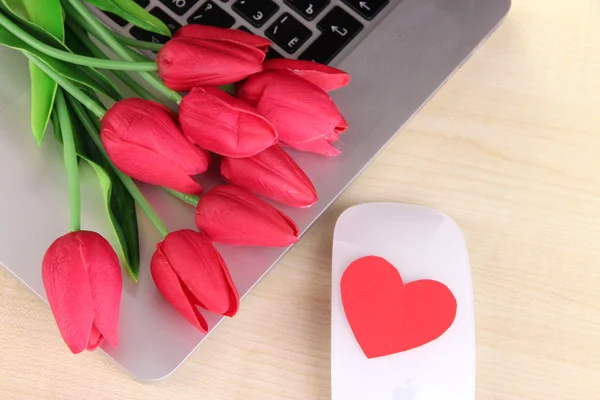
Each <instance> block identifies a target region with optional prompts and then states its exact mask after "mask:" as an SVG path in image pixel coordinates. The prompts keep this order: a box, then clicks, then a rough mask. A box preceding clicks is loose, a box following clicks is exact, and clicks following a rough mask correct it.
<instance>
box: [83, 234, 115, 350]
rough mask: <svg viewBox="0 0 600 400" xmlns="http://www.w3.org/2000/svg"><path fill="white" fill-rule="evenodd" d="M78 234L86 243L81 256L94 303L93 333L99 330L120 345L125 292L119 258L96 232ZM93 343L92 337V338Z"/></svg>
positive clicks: (113, 342)
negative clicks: (123, 291)
mask: <svg viewBox="0 0 600 400" xmlns="http://www.w3.org/2000/svg"><path fill="white" fill-rule="evenodd" d="M77 237H78V239H79V240H81V241H82V243H84V246H83V249H82V256H83V258H84V260H85V265H86V267H87V273H88V280H89V285H90V291H91V295H92V302H93V304H94V323H93V327H92V336H94V331H95V330H97V331H98V332H99V334H101V336H103V337H104V338H106V340H107V341H108V342H109V343H110V344H111V346H113V347H117V345H118V343H119V331H118V327H119V308H120V305H121V292H122V276H121V266H120V262H119V257H118V256H117V254H116V253H115V251H114V250H113V248H112V246H111V245H110V243H109V242H108V241H107V240H106V239H105V238H104V237H102V236H101V235H99V234H98V233H96V232H90V231H80V232H78V233H77ZM96 341H98V339H97V340H96ZM91 342H92V337H90V343H91ZM99 343H100V342H99ZM99 343H97V344H96V346H97V345H98V344H99ZM88 347H89V346H88Z"/></svg>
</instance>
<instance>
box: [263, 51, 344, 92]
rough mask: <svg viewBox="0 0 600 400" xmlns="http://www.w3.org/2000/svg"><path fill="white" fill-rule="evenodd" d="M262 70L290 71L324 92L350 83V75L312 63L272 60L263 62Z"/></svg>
mask: <svg viewBox="0 0 600 400" xmlns="http://www.w3.org/2000/svg"><path fill="white" fill-rule="evenodd" d="M263 68H264V69H265V70H268V69H275V70H277V69H282V70H289V71H292V72H293V73H295V74H296V75H298V76H301V77H302V78H304V79H306V80H307V81H309V82H311V83H314V84H315V85H317V86H318V87H320V88H321V89H323V90H324V91H326V92H330V91H332V90H335V89H339V88H341V87H344V86H346V85H347V84H348V83H350V75H348V74H347V73H346V72H344V71H342V70H339V69H337V68H333V67H330V66H327V65H323V64H319V63H316V62H313V61H305V60H291V59H289V58H273V59H271V60H267V61H265V62H264V64H263Z"/></svg>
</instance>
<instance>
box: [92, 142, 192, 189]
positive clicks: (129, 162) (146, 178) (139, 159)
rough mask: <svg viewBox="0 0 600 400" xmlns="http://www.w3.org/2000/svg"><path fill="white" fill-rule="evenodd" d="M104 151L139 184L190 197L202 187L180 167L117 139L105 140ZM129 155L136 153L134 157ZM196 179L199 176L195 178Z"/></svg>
mask: <svg viewBox="0 0 600 400" xmlns="http://www.w3.org/2000/svg"><path fill="white" fill-rule="evenodd" d="M102 143H103V144H104V148H105V149H106V151H107V152H108V153H109V154H110V159H111V160H112V162H113V163H114V164H115V165H117V167H118V168H119V170H121V172H123V173H125V174H127V175H129V176H131V177H132V178H134V179H137V180H139V181H142V182H145V183H149V184H152V185H156V186H167V187H169V188H170V189H173V190H177V191H179V192H183V193H188V194H198V193H200V192H201V191H202V186H200V184H199V183H198V182H196V181H194V180H193V179H192V178H191V177H190V176H189V174H187V173H186V171H184V170H183V169H182V168H180V166H179V165H178V164H174V163H173V162H171V160H169V159H167V158H165V157H163V156H162V155H161V154H159V153H156V152H155V151H153V150H148V149H146V148H144V147H142V146H135V147H134V146H132V145H131V144H130V143H124V142H122V141H120V140H119V139H116V138H114V139H113V138H110V137H104V138H103V140H102ZM130 152H135V157H132V156H131V153H130ZM194 175H196V174H194Z"/></svg>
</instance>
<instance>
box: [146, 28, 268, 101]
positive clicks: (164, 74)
mask: <svg viewBox="0 0 600 400" xmlns="http://www.w3.org/2000/svg"><path fill="white" fill-rule="evenodd" d="M264 58H265V53H264V52H263V51H261V50H259V49H257V48H256V47H252V46H247V45H244V44H240V43H234V42H224V41H214V40H204V39H194V38H190V37H185V36H184V37H180V38H175V39H171V40H169V41H168V42H167V43H166V44H165V45H164V46H163V47H162V48H161V50H160V52H159V53H158V58H157V63H158V73H159V75H160V77H161V78H162V80H163V82H164V83H165V84H166V85H167V86H168V87H170V88H171V89H173V90H179V91H190V90H192V89H193V88H194V87H199V86H220V85H225V84H229V83H234V82H237V81H240V80H242V79H244V78H246V77H248V76H249V75H252V74H255V73H257V72H260V71H262V62H263V60H264Z"/></svg>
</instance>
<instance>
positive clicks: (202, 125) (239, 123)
mask: <svg viewBox="0 0 600 400" xmlns="http://www.w3.org/2000/svg"><path fill="white" fill-rule="evenodd" d="M179 122H180V124H181V128H182V129H183V133H184V134H185V135H186V136H187V137H188V138H189V139H190V140H191V141H193V142H194V143H196V144H197V145H198V146H200V147H202V148H203V149H206V150H209V151H212V152H214V153H217V154H221V155H224V156H227V157H250V156H253V155H255V154H257V153H260V152H261V151H263V150H264V149H266V148H267V147H269V146H272V145H273V144H275V142H277V131H276V130H275V128H274V127H273V124H271V123H270V122H269V121H268V120H267V119H266V118H265V117H263V116H262V115H260V114H259V113H258V112H257V111H256V110H255V109H254V108H253V107H252V106H250V105H248V104H246V103H244V102H243V101H241V100H238V99H236V98H235V97H233V96H231V95H230V94H228V93H225V92H224V91H222V90H219V89H216V88H194V89H192V91H191V92H190V93H189V94H188V95H187V96H185V97H184V98H183V101H182V102H181V107H180V109H179Z"/></svg>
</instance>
